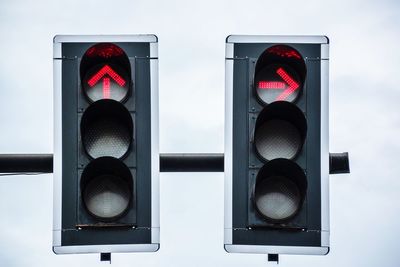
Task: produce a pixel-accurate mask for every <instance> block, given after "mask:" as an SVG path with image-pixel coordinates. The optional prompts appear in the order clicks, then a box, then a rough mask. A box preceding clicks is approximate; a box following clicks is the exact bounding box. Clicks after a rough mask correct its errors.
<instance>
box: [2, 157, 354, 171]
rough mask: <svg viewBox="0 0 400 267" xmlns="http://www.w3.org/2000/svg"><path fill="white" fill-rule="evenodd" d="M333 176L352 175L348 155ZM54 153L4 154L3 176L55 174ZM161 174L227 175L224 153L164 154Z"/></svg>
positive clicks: (333, 163) (335, 162)
mask: <svg viewBox="0 0 400 267" xmlns="http://www.w3.org/2000/svg"><path fill="white" fill-rule="evenodd" d="M329 163H330V172H329V173H330V174H337V173H349V172H350V168H349V157H348V153H347V152H345V153H330V158H329ZM52 172H53V154H0V173H52ZM160 172H224V154H222V153H215V154H209V153H206V154H194V153H177V154H175V153H165V154H160Z"/></svg>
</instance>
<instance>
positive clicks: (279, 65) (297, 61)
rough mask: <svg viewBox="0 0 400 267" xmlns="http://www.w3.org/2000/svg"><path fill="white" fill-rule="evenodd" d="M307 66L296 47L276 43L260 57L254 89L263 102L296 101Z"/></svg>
mask: <svg viewBox="0 0 400 267" xmlns="http://www.w3.org/2000/svg"><path fill="white" fill-rule="evenodd" d="M305 76H306V66H305V62H304V60H303V57H302V56H301V55H300V53H299V52H298V51H297V50H295V49H294V48H292V47H290V46H286V45H275V46H272V47H270V48H268V49H267V50H265V51H264V53H263V54H262V55H261V56H260V57H259V59H258V60H257V64H256V69H255V75H254V89H255V91H256V95H257V97H258V99H259V101H260V102H261V103H262V104H264V105H265V104H270V103H272V102H275V101H287V102H294V101H296V100H297V98H298V97H299V95H300V94H301V91H302V89H303V85H304V81H305Z"/></svg>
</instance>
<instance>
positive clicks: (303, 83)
mask: <svg viewBox="0 0 400 267" xmlns="http://www.w3.org/2000/svg"><path fill="white" fill-rule="evenodd" d="M328 43H329V42H328V38H326V37H324V36H229V37H228V38H227V41H226V60H225V62H226V110H225V112H226V113H225V114H226V117H225V127H226V128H225V138H226V139H225V232H224V241H225V242H224V244H225V250H226V251H227V252H242V253H266V254H322V255H323V254H327V253H328V252H329V195H328V193H329V188H328V185H329V183H328V178H329V149H328V119H329V118H328V62H329V57H328V52H329V51H328V48H329V44H328Z"/></svg>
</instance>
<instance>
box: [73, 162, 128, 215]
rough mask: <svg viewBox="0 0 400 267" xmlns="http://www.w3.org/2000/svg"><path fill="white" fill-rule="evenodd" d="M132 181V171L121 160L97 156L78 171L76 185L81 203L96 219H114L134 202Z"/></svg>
mask: <svg viewBox="0 0 400 267" xmlns="http://www.w3.org/2000/svg"><path fill="white" fill-rule="evenodd" d="M133 184H134V183H133V178H132V173H131V171H130V169H129V168H128V167H127V166H126V165H125V164H124V163H123V162H122V161H121V160H119V159H116V158H113V157H101V158H97V159H95V160H93V161H91V162H90V163H89V164H88V165H87V166H86V168H85V169H84V170H83V172H82V176H81V181H80V188H81V198H82V201H83V203H84V207H85V208H86V210H87V212H88V213H89V214H90V215H92V216H94V217H95V218H96V219H98V220H101V221H104V222H108V221H115V220H116V219H118V218H120V217H121V216H123V215H124V214H125V212H126V211H127V209H128V208H129V207H130V206H131V205H134V204H132V199H133V198H132V195H133V194H132V192H133Z"/></svg>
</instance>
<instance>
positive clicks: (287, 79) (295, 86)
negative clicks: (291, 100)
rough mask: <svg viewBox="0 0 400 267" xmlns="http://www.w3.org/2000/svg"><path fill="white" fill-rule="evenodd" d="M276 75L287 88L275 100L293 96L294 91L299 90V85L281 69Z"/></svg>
mask: <svg viewBox="0 0 400 267" xmlns="http://www.w3.org/2000/svg"><path fill="white" fill-rule="evenodd" d="M276 73H277V74H278V75H279V76H280V77H281V78H282V79H283V80H284V81H285V82H286V83H287V84H288V86H289V87H287V89H286V90H285V91H283V92H282V93H281V94H280V95H278V97H277V98H276V100H285V99H286V98H288V96H289V95H291V94H293V92H294V91H296V90H297V89H299V84H298V83H297V82H296V81H295V80H293V78H292V77H290V75H289V74H288V73H287V72H286V71H285V70H284V69H283V68H279V69H278V70H277V71H276Z"/></svg>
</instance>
